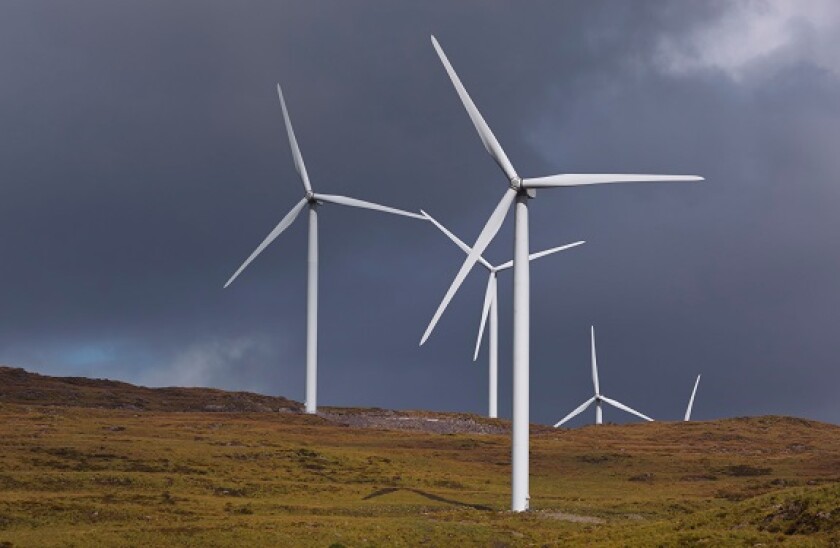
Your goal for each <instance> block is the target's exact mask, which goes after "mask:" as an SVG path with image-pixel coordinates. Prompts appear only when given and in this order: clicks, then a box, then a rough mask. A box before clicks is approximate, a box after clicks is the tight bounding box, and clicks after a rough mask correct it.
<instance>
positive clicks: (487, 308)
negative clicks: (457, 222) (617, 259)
mask: <svg viewBox="0 0 840 548" xmlns="http://www.w3.org/2000/svg"><path fill="white" fill-rule="evenodd" d="M420 213H422V214H423V215H425V216H426V218H427V219H429V220H430V221H431V222H432V224H434V225H435V226H436V227H438V228H439V229H440V231H441V232H443V233H444V234H446V236H448V237H449V239H450V240H452V241H453V242H455V245H457V246H458V247H459V248H461V250H462V251H463V252H464V253H467V254H469V252H470V247H469V246H468V245H467V244H465V243H464V242H463V241H462V240H461V239H460V238H458V236H456V235H455V234H453V233H452V232H450V231H449V230H448V229H447V228H446V227H445V226H443V225H442V224H440V223H439V222H438V221H437V219H435V218H434V217H432V216H431V215H429V214H428V213H426V212H425V211H423V210H422V209H421V210H420ZM584 243H586V242H584V241H577V242H574V243H571V244H566V245H561V246H559V247H553V248H551V249H546V250H545V251H540V252H538V253H531V254H530V255H529V256H528V260H529V261H533V260H534V259H539V258H540V257H545V256H546V255H551V254H553V253H557V252H558V251H564V250H566V249H571V248H573V247H577V246H579V245H581V244H584ZM478 262H479V263H480V264H481V266H483V267H484V268H485V269H486V270H487V272H488V274H489V275H488V277H487V290H486V291H485V292H484V306H483V308H482V311H481V323H480V324H479V327H478V338H476V340H475V352H474V353H473V361H476V360H477V359H478V351H479V350H480V349H481V339H482V338H483V336H484V326H485V324H487V323H488V322H487V320H488V318H489V319H490V322H489V323H490V334H489V339H490V340H489V341H488V349H487V354H488V411H487V416H488V417H490V418H491V419H495V418H497V417H498V416H499V412H498V393H499V390H498V383H499V365H498V364H499V310H498V307H497V302H498V293H499V292H498V280H497V277H498V274H499V272H503V271H505V270H508V269H510V268H513V261H508V262H506V263H502V264H500V265H498V266H493V265H492V264H490V263H489V262H488V261H487V260H486V259H485V258H484V257H482V256H481V255H479V256H478Z"/></svg>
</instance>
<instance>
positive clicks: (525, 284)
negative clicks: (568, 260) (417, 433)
mask: <svg viewBox="0 0 840 548" xmlns="http://www.w3.org/2000/svg"><path fill="white" fill-rule="evenodd" d="M432 45H433V46H434V48H435V50H436V51H437V54H438V57H440V60H441V62H442V63H443V66H444V68H445V69H446V72H447V74H448V75H449V79H450V80H451V81H452V84H453V86H455V91H457V92H458V96H459V97H460V98H461V102H462V103H463V104H464V108H465V109H466V110H467V114H468V115H469V117H470V119H471V120H472V123H473V125H474V126H475V129H476V131H477V132H478V136H479V137H480V138H481V142H482V143H483V144H484V148H485V149H486V150H487V152H488V153H489V154H490V156H491V157H492V158H493V159H494V160H495V161H496V163H497V164H498V165H499V167H500V168H501V170H502V171H503V172H504V174H505V178H506V179H507V186H508V188H507V190H506V191H505V193H504V195H503V196H502V199H501V201H500V202H499V205H497V206H496V209H495V210H493V213H492V214H491V215H490V218H489V219H488V220H487V224H486V225H485V226H484V228H483V229H482V230H481V232H480V233H479V235H478V238H477V239H476V241H475V243H474V244H473V245H472V250H471V251H470V252H469V255H467V258H466V260H465V261H464V264H463V265H461V268H460V270H459V271H458V273H457V274H456V276H455V279H454V280H453V281H452V285H450V287H449V289H448V290H447V292H446V294H445V295H444V297H443V300H442V301H441V303H440V306H438V309H437V311H436V312H435V314H434V316H433V317H432V320H431V322H429V326H428V328H426V332H425V333H424V334H423V338H422V339H421V340H420V344H421V345H422V344H423V343H424V342H426V339H428V338H429V335H431V334H432V331H433V330H434V328H435V324H437V322H438V320H439V319H440V316H441V314H443V311H444V310H446V307H447V305H448V304H449V301H450V300H452V297H453V296H454V295H455V292H456V291H457V290H458V288H459V287H460V286H461V284H462V283H463V281H464V278H466V276H467V274H468V273H469V271H470V270H471V269H472V267H473V266H475V263H476V262H477V261H478V257H479V256H481V254H483V253H484V250H485V249H487V246H488V245H489V244H490V242H491V241H492V240H493V238H494V237H495V235H496V233H497V232H498V231H499V229H500V228H501V226H502V222H503V221H504V220H505V217H506V216H507V212H508V210H509V209H510V207H511V205H512V204H513V203H514V202H516V206H515V214H514V247H513V249H514V252H513V421H512V423H513V424H512V432H511V437H512V443H511V448H512V450H511V509H512V510H513V511H514V512H522V511H525V510H527V509H528V499H529V493H528V428H529V424H528V414H529V407H530V405H529V395H530V393H529V386H528V385H529V382H530V373H529V367H530V359H529V352H530V323H529V322H530V310H529V306H530V281H529V279H530V278H529V269H528V199H529V198H533V197H534V196H535V189H537V188H549V187H564V186H579V185H592V184H601V183H629V182H640V181H701V180H703V178H702V177H697V176H693V175H626V174H619V175H615V174H569V173H567V174H562V175H551V176H548V177H538V178H533V179H532V178H524V179H523V178H522V177H520V176H519V175H518V174H517V172H516V170H515V169H514V168H513V165H512V164H511V162H510V160H509V159H508V157H507V154H505V151H504V150H503V149H502V147H501V145H500V144H499V141H498V140H496V136H495V135H493V132H492V131H491V130H490V127H489V126H488V125H487V122H485V121H484V118H483V117H482V116H481V113H480V112H479V111H478V108H476V106H475V104H474V103H473V101H472V99H471V98H470V96H469V94H468V93H467V90H466V89H465V88H464V85H463V84H462V83H461V80H460V78H458V75H457V74H456V73H455V69H453V68H452V65H451V64H450V63H449V59H447V57H446V54H445V53H444V52H443V49H442V48H441V47H440V44H438V42H437V40H436V39H435V37H434V36H432Z"/></svg>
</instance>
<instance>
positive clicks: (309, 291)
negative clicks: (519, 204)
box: [225, 84, 425, 413]
mask: <svg viewBox="0 0 840 548" xmlns="http://www.w3.org/2000/svg"><path fill="white" fill-rule="evenodd" d="M277 95H278V96H279V97H280V106H281V107H282V108H283V119H284V120H285V122H286V132H287V133H288V135H289V145H290V146H291V148H292V158H293V159H294V162H295V169H296V170H297V172H298V175H299V176H300V180H301V181H302V182H303V189H304V192H305V194H304V197H303V199H301V201H299V202H298V203H297V204H295V206H294V207H293V208H292V210H291V211H289V212H288V213H287V214H286V216H285V217H283V219H282V220H281V221H280V222H279V223H278V224H277V226H276V227H274V230H272V231H271V232H270V233H269V234H268V236H266V238H265V240H263V242H262V243H261V244H260V245H259V246H257V249H255V250H254V252H253V253H251V256H250V257H248V258H247V259H246V260H245V262H244V263H242V266H240V267H239V269H238V270H237V271H236V272H234V274H233V276H231V277H230V279H229V280H228V281H227V283H226V284H225V287H227V286H229V285H230V284H231V283H233V280H235V279H236V277H237V276H239V274H240V273H241V272H242V271H243V270H245V267H247V266H248V265H249V264H251V261H253V260H254V259H255V258H256V257H257V255H259V254H260V253H262V251H263V250H264V249H265V248H266V247H267V246H268V245H269V244H270V243H271V242H273V241H274V239H275V238H277V236H279V235H280V234H281V233H282V232H283V231H284V230H286V229H287V228H288V227H289V226H290V225H291V224H292V223H293V222H294V221H295V219H296V218H297V216H298V215H299V214H300V212H301V211H302V210H303V208H304V207H306V206H309V258H308V267H309V268H308V274H307V284H306V412H307V413H316V412H317V410H318V405H317V395H318V206H319V205H320V204H321V203H331V204H339V205H345V206H351V207H361V208H365V209H374V210H376V211H384V212H386V213H393V214H396V215H404V216H406V217H413V218H415V219H423V220H425V217H423V216H422V215H419V214H417V213H411V212H408V211H403V210H401V209H395V208H393V207H387V206H383V205H379V204H374V203H371V202H365V201H362V200H357V199H356V198H348V197H346V196H335V195H332V194H316V193H315V192H313V191H312V184H311V183H310V182H309V175H307V173H306V166H305V165H304V163H303V156H301V154H300V149H299V148H298V143H297V139H295V132H294V130H293V129H292V122H291V120H290V119H289V112H288V111H287V110H286V101H284V100H283V91H282V90H281V89H280V84H277Z"/></svg>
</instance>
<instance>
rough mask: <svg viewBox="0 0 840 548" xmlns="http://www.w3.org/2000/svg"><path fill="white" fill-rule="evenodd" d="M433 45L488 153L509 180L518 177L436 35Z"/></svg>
mask: <svg viewBox="0 0 840 548" xmlns="http://www.w3.org/2000/svg"><path fill="white" fill-rule="evenodd" d="M432 45H433V46H434V47H435V51H437V54H438V57H440V61H441V63H443V67H444V68H445V69H446V73H447V74H449V79H450V80H452V85H453V86H455V91H457V92H458V96H459V97H460V98H461V102H462V103H464V108H465V109H467V114H469V116H470V119H471V120H472V123H473V125H474V126H475V130H476V131H477V132H478V136H479V137H480V138H481V142H482V143H484V148H485V149H486V150H487V152H488V153H490V156H492V157H493V159H494V160H496V163H497V164H499V167H500V168H502V171H504V172H505V175H506V176H507V178H508V179H509V180H513V179H515V178H516V177H517V175H516V170H514V169H513V166H512V165H511V163H510V160H508V157H507V155H506V154H505V151H504V150H502V146H501V145H500V144H499V141H497V140H496V136H495V135H493V132H492V131H491V130H490V126H488V125H487V122H485V121H484V118H483V117H482V116H481V113H480V112H479V111H478V108H476V106H475V103H473V101H472V99H471V98H470V94H469V93H467V90H466V88H464V84H462V83H461V79H460V78H458V75H457V74H456V73H455V69H454V68H452V65H451V64H450V63H449V59H448V58H447V57H446V54H445V53H444V52H443V49H442V48H441V47H440V44H438V41H437V39H436V38H435V37H434V36H432Z"/></svg>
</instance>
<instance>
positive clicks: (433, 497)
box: [362, 487, 493, 511]
mask: <svg viewBox="0 0 840 548" xmlns="http://www.w3.org/2000/svg"><path fill="white" fill-rule="evenodd" d="M396 491H410V492H412V493H416V494H418V495H420V496H421V497H426V498H427V499H429V500H433V501H436V502H444V503H446V504H454V505H455V506H465V507H467V508H473V509H475V510H485V511H491V510H493V509H492V508H490V507H489V506H484V505H483V504H470V503H468V502H461V501H459V500H452V499H447V498H443V497H441V496H440V495H435V494H434V493H427V492H425V491H421V490H420V489H412V488H410V487H385V488H384V489H379V490H377V491H374V492H373V493H371V494H370V495H368V496H366V497H364V498H362V500H370V499H374V498H376V497H381V496H382V495H389V494H391V493H394V492H396Z"/></svg>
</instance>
